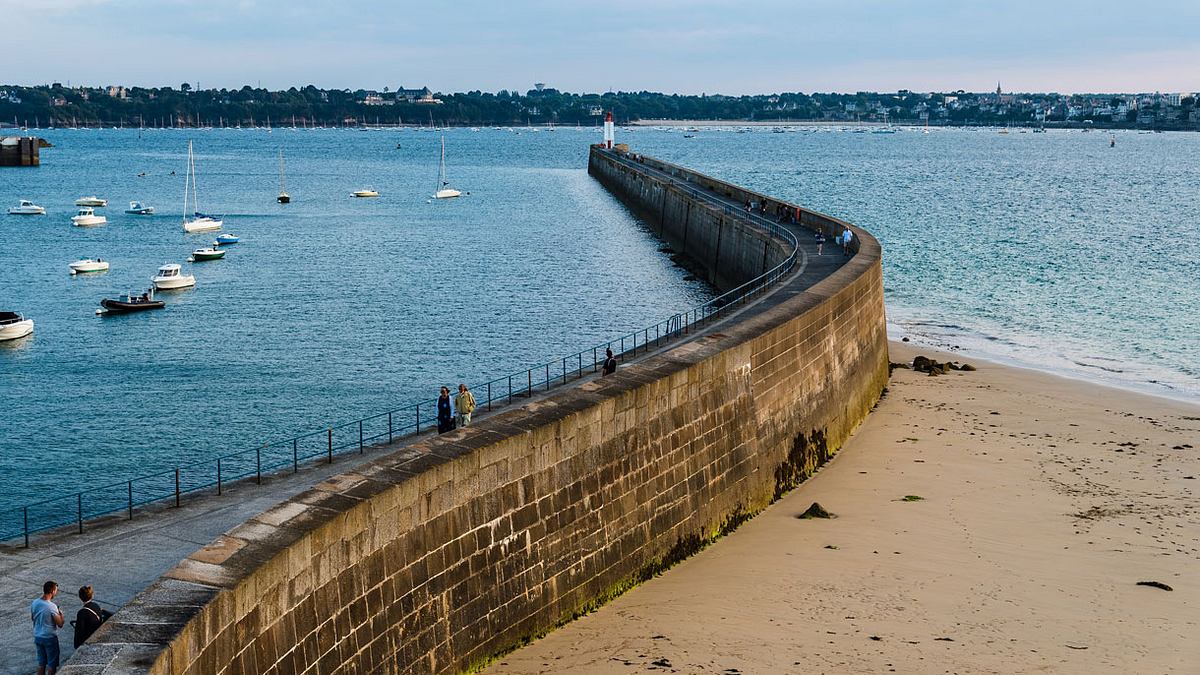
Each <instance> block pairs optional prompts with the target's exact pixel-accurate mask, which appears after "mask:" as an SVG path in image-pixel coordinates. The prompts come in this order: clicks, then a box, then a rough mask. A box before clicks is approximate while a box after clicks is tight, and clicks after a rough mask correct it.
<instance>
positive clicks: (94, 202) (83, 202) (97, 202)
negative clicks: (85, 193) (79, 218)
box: [75, 195, 108, 206]
mask: <svg viewBox="0 0 1200 675" xmlns="http://www.w3.org/2000/svg"><path fill="white" fill-rule="evenodd" d="M75 206H108V200H107V199H100V198H99V197H97V196H95V195H92V196H91V197H80V198H79V199H76V200H75Z"/></svg>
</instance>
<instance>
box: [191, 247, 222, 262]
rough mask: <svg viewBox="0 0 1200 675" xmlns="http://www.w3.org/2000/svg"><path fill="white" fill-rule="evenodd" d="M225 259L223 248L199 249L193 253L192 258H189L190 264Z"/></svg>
mask: <svg viewBox="0 0 1200 675" xmlns="http://www.w3.org/2000/svg"><path fill="white" fill-rule="evenodd" d="M224 257H225V249H223V248H216V247H210V248H198V249H196V250H195V251H192V257H190V258H188V262H191V263H194V262H203V261H205V260H220V259H221V258H224Z"/></svg>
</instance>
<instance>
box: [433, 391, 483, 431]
mask: <svg viewBox="0 0 1200 675" xmlns="http://www.w3.org/2000/svg"><path fill="white" fill-rule="evenodd" d="M437 408H438V433H439V434H442V433H445V432H447V431H450V430H452V429H454V428H455V427H456V426H460V427H468V426H471V413H473V412H475V395H474V394H472V393H471V390H470V389H467V385H465V384H460V385H458V394H457V395H456V396H455V397H454V406H453V408H451V405H450V388H449V387H442V393H441V396H438V401H437Z"/></svg>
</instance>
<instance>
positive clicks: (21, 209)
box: [8, 199, 46, 216]
mask: <svg viewBox="0 0 1200 675" xmlns="http://www.w3.org/2000/svg"><path fill="white" fill-rule="evenodd" d="M8 213H9V215H13V216H44V215H46V208H45V207H43V206H38V205H37V204H34V203H33V202H31V201H29V200H28V199H22V200H21V203H20V204H18V205H16V206H10V207H8Z"/></svg>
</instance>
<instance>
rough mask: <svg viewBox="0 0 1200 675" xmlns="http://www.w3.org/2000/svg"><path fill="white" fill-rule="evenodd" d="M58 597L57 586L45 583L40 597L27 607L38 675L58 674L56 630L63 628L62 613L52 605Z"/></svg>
mask: <svg viewBox="0 0 1200 675" xmlns="http://www.w3.org/2000/svg"><path fill="white" fill-rule="evenodd" d="M56 595H58V584H56V583H54V582H53V581H47V582H46V583H44V584H42V597H40V598H38V599H37V600H34V601H33V604H32V605H31V606H30V607H29V618H30V619H32V620H33V645H34V647H36V648H37V663H38V665H37V672H38V675H54V673H56V672H58V659H59V650H58V629H59V628H62V627H63V621H64V618H63V613H62V610H61V609H59V608H58V605H56V604H54V596H56Z"/></svg>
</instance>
